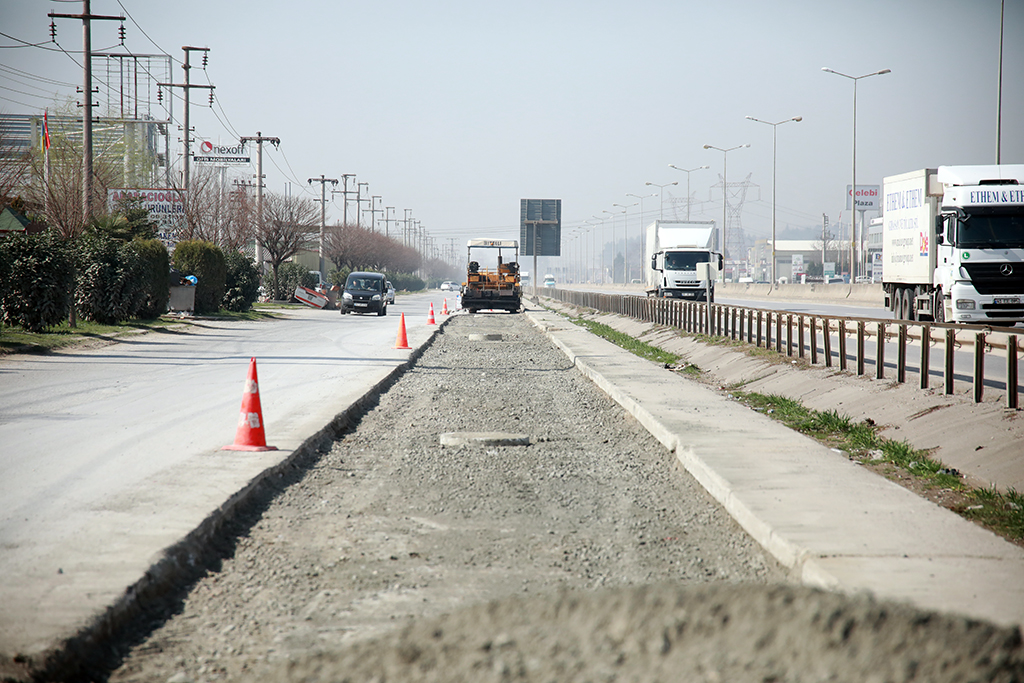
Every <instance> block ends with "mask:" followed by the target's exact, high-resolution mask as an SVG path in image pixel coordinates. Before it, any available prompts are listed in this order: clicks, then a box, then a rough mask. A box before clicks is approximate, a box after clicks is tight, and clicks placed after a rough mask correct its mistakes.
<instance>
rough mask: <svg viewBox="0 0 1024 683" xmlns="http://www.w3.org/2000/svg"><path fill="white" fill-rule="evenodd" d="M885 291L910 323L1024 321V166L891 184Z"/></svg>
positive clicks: (934, 174)
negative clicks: (914, 321) (918, 321)
mask: <svg viewBox="0 0 1024 683" xmlns="http://www.w3.org/2000/svg"><path fill="white" fill-rule="evenodd" d="M882 194H883V205H882V219H883V220H882V288H883V290H884V291H885V305H886V306H887V307H888V308H889V309H890V310H891V311H893V313H894V314H895V316H896V317H897V318H899V319H902V320H933V321H935V322H955V323H974V324H991V323H1002V324H1009V325H1012V324H1014V323H1017V322H1024V164H1016V165H1000V166H939V167H938V168H937V169H936V168H926V169H920V170H917V171H911V172H909V173H903V174H900V175H895V176H889V177H887V178H885V180H884V184H883V191H882Z"/></svg>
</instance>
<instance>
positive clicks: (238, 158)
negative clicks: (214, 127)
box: [192, 140, 249, 164]
mask: <svg viewBox="0 0 1024 683" xmlns="http://www.w3.org/2000/svg"><path fill="white" fill-rule="evenodd" d="M192 161H197V162H200V163H209V164H247V163H249V157H247V156H246V155H245V145H244V144H241V143H239V144H237V145H233V146H231V147H227V146H224V145H215V144H213V143H212V142H210V141H209V140H203V141H202V142H201V143H200V144H199V154H194V155H193V156H192Z"/></svg>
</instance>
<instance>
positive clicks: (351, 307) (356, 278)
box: [341, 272, 388, 315]
mask: <svg viewBox="0 0 1024 683" xmlns="http://www.w3.org/2000/svg"><path fill="white" fill-rule="evenodd" d="M386 282H387V281H386V280H385V279H384V276H383V275H382V274H380V273H361V272H357V273H349V276H348V279H347V280H345V290H344V291H343V292H342V293H341V314H342V315H345V314H346V313H376V314H377V315H387V314H388V300H387V286H386V284H385V283H386Z"/></svg>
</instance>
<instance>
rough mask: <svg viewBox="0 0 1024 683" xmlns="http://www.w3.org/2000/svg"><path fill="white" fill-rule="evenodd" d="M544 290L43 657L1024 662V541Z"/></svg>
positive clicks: (453, 675) (102, 666)
mask: <svg viewBox="0 0 1024 683" xmlns="http://www.w3.org/2000/svg"><path fill="white" fill-rule="evenodd" d="M531 309H532V310H530V311H529V312H528V313H527V314H526V315H525V316H517V315H507V314H478V315H475V316H469V315H465V314H462V315H456V316H452V317H450V318H447V319H445V320H443V321H442V325H441V326H440V329H439V330H437V331H436V332H434V333H433V334H432V335H420V334H418V333H414V334H413V335H411V336H412V337H413V340H414V341H413V346H414V347H417V349H418V350H417V351H414V352H413V353H412V359H411V360H412V362H411V363H410V364H409V365H408V366H405V367H404V368H403V369H402V370H401V371H400V372H399V375H400V376H396V377H395V379H394V380H393V383H391V382H388V383H385V384H383V385H380V384H378V385H377V386H375V387H373V388H372V390H371V391H369V393H368V395H367V397H366V398H365V399H363V400H362V401H361V402H360V404H359V406H358V407H357V408H356V409H354V410H352V411H350V412H349V413H348V414H347V416H346V419H345V420H343V421H340V422H339V423H338V425H337V427H336V429H334V430H332V431H333V432H334V433H335V434H336V435H337V436H336V438H334V439H331V440H329V441H328V440H324V439H323V438H322V437H321V438H319V439H317V440H315V442H313V443H312V444H309V445H307V446H297V447H296V448H295V451H294V452H293V453H292V454H290V455H288V454H283V457H282V459H281V463H282V465H281V466H276V467H275V468H273V469H272V472H273V475H272V476H269V477H266V476H264V477H262V478H260V484H259V485H258V486H249V487H247V488H245V489H244V491H243V492H242V495H241V496H235V497H234V498H233V504H232V505H226V506H224V507H221V508H219V509H216V508H215V509H214V511H213V512H211V515H210V518H211V519H216V520H217V522H218V523H217V524H215V525H211V530H210V532H209V533H208V534H204V535H193V536H191V537H190V538H187V539H184V540H183V541H182V544H180V545H179V546H178V547H177V550H176V552H177V553H178V555H179V556H182V555H187V556H188V557H189V558H190V559H189V560H188V561H179V562H177V563H172V564H173V567H166V564H165V568H166V569H167V571H168V573H169V574H172V575H174V576H175V577H177V580H171V579H172V577H171V576H168V577H166V578H167V579H168V580H166V581H164V582H163V583H160V582H158V581H153V582H151V583H152V585H153V586H156V585H158V584H159V585H160V586H162V589H161V590H154V591H149V592H145V591H143V594H144V596H145V600H144V601H139V600H136V601H134V602H133V601H131V600H128V601H124V600H122V601H121V603H120V607H118V608H117V609H120V611H121V613H120V614H114V615H111V614H110V613H108V614H107V617H106V619H99V620H98V621H97V622H96V623H99V624H101V625H102V628H99V629H97V628H93V629H92V631H91V632H90V627H88V626H87V627H86V628H85V629H84V630H83V633H81V634H80V635H79V637H78V639H77V640H76V641H75V643H72V645H77V649H76V648H75V647H71V648H70V649H66V650H65V652H66V653H70V654H71V655H72V656H70V657H65V658H64V659H63V660H62V659H61V656H60V654H59V653H58V654H57V655H56V656H55V657H53V659H52V660H51V661H50V664H49V666H50V668H48V669H47V668H45V667H41V668H39V669H37V670H36V671H37V673H40V672H41V673H42V674H43V675H42V676H40V677H42V678H46V677H47V676H49V677H51V678H54V679H58V678H64V679H68V680H70V679H72V678H75V677H78V679H80V680H86V679H93V680H97V679H99V680H102V679H105V678H106V679H109V680H116V681H143V680H146V681H152V680H161V681H163V680H166V681H175V682H176V683H184V682H185V681H194V682H198V681H207V680H209V681H213V680H252V679H275V680H304V681H313V680H339V679H341V678H342V677H347V679H348V680H353V681H356V680H366V681H369V680H378V681H384V680H424V681H425V680H496V681H497V680H538V681H539V680H655V679H658V678H666V677H672V678H684V679H687V680H706V681H717V680H737V679H740V678H743V679H749V680H791V681H802V680H822V679H829V680H851V681H853V680H871V679H873V680H950V681H952V680H1020V679H1021V678H1022V677H1024V649H1022V644H1021V639H1020V632H1019V626H1020V624H1021V623H1022V621H1024V588H1022V586H1024V582H1022V581H1021V577H1024V552H1022V551H1021V549H1020V548H1017V547H1016V546H1013V545H1011V544H1009V543H1007V542H1005V541H1003V540H1002V539H999V538H998V537H996V536H995V535H993V534H991V533H989V532H987V531H985V530H983V529H980V528H978V527H976V526H975V525H973V524H970V523H969V522H966V521H964V520H962V519H959V518H958V517H956V516H955V515H953V514H952V513H949V512H947V511H945V510H941V509H940V508H938V507H937V506H934V505H933V504H931V503H929V502H927V501H925V500H922V499H920V498H918V497H917V496H915V495H914V494H912V493H910V492H908V491H906V490H904V489H902V488H900V487H898V486H895V485H893V484H891V483H889V482H887V481H885V480H883V479H881V478H879V477H877V476H876V475H874V474H872V473H870V472H867V471H865V470H864V469H863V468H859V467H858V466H857V465H855V464H853V463H851V462H850V461H849V460H848V459H846V458H845V457H843V455H842V454H841V453H835V452H833V451H831V450H830V449H828V448H826V447H824V446H821V445H819V444H817V443H815V442H813V441H811V440H809V439H807V438H805V437H803V436H800V435H798V434H795V433H793V432H791V431H789V430H787V429H786V428H784V427H782V426H781V425H779V424H777V423H774V422H773V421H771V420H770V419H769V418H767V417H765V416H763V415H760V414H756V413H753V412H751V411H749V410H748V409H746V408H745V407H743V406H742V405H740V404H738V403H737V402H735V401H733V400H731V399H730V398H729V397H728V396H727V395H724V394H722V393H720V392H717V391H716V390H715V389H714V388H713V386H712V387H709V386H708V384H707V383H706V382H705V383H698V382H695V381H693V380H691V379H688V378H686V377H683V376H680V375H679V374H678V373H673V372H670V371H669V370H667V369H665V368H663V367H661V366H658V365H656V364H653V363H651V362H649V361H645V360H642V359H639V358H637V357H635V356H632V355H631V354H629V353H628V352H626V351H623V350H622V349H619V348H617V347H615V346H613V345H611V344H610V343H608V342H605V341H603V340H601V339H598V338H596V337H594V336H593V335H590V334H589V333H587V332H585V331H584V330H582V329H581V328H579V327H577V326H575V325H573V324H572V323H571V322H569V321H568V320H567V319H566V318H565V317H564V316H562V315H559V314H558V313H556V312H553V311H544V310H540V309H539V308H538V307H537V306H535V305H534V306H531ZM566 312H568V311H566ZM573 314H574V315H575V314H578V312H573ZM602 320H603V321H606V322H608V321H610V318H609V317H608V316H602ZM274 324H276V323H274ZM615 324H616V325H619V326H621V327H622V328H623V329H630V330H632V333H634V334H635V335H636V336H640V337H644V338H645V339H647V340H652V339H654V338H655V337H657V336H658V335H659V334H662V333H659V332H658V330H656V329H653V328H650V327H643V326H640V327H637V325H639V324H638V323H636V322H635V321H625V320H620V321H615ZM672 336H674V337H675V338H676V341H672V340H671V339H669V335H668V334H667V333H665V334H663V335H662V336H661V337H659V338H658V341H659V342H664V343H665V344H666V345H671V344H672V343H677V344H680V345H682V346H683V347H685V348H684V349H683V350H684V351H685V353H686V354H688V356H687V357H688V359H689V360H690V362H691V363H694V364H696V365H699V366H700V367H701V368H703V369H706V371H707V372H708V373H709V375H711V374H713V373H720V374H721V376H722V377H723V378H725V377H727V376H732V377H742V378H744V379H745V380H756V381H760V382H764V383H765V385H764V386H766V387H768V386H769V385H768V384H767V383H768V381H769V380H768V378H767V377H766V376H765V373H764V367H763V366H758V365H756V364H753V362H752V361H751V362H748V361H745V360H743V359H742V358H741V356H742V354H736V352H735V351H730V350H727V349H722V348H717V349H714V348H705V349H703V350H702V348H701V347H700V345H698V344H696V342H694V341H693V340H692V339H682V338H680V337H679V336H678V335H674V334H673V335H672ZM420 353H422V355H419V354H420ZM729 353H732V354H734V355H733V356H729V355H728V354H729ZM701 354H704V355H701ZM730 373H731V374H730ZM772 374H777V375H778V377H777V378H776V381H778V382H783V381H784V380H783V379H782V376H783V374H790V375H792V374H794V373H781V372H779V373H772ZM795 374H800V373H799V372H797V373H795ZM820 379H821V378H818V377H814V378H809V377H808V376H807V375H804V377H803V379H802V380H801V379H799V378H798V379H795V380H790V381H791V383H793V385H794V386H796V385H800V384H803V385H807V384H814V383H816V382H818V381H819V380H820ZM722 383H723V384H725V383H727V380H726V379H723V381H722ZM263 384H264V386H266V384H267V382H266V380H265V379H264V381H263ZM805 393H806V394H807V395H808V397H810V396H811V394H812V393H813V392H810V391H808V392H805ZM824 393H825V392H824V391H820V392H818V393H817V394H816V395H818V396H822V395H824ZM833 398H834V397H833ZM345 407H346V406H334V408H335V409H336V410H338V411H343V409H344V408H345ZM270 438H271V440H273V433H272V431H271V433H270ZM524 440H525V441H526V442H528V445H523V443H524ZM442 443H447V444H463V445H442ZM226 493H227V495H229V496H230V493H231V492H226ZM221 502H223V501H221ZM218 505H219V504H218ZM153 522H155V523H159V517H156V518H154V520H153ZM190 562H191V563H192V564H194V565H195V567H194V570H192V571H186V570H185V569H184V568H185V565H188V564H189V563H190ZM154 566H156V565H155V564H154ZM125 588H126V589H129V586H125ZM131 592H132V590H131V589H129V592H128V594H129V595H130V594H131ZM115 611H116V610H115ZM752 643H754V644H756V646H752ZM23 670H24V669H23ZM5 673H6V672H5ZM64 674H71V675H64Z"/></svg>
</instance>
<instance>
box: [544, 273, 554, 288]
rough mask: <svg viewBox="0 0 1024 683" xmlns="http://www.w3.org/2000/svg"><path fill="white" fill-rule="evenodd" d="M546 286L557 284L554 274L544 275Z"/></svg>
mask: <svg viewBox="0 0 1024 683" xmlns="http://www.w3.org/2000/svg"><path fill="white" fill-rule="evenodd" d="M544 286H545V287H554V286H555V276H554V275H545V276H544Z"/></svg>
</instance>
